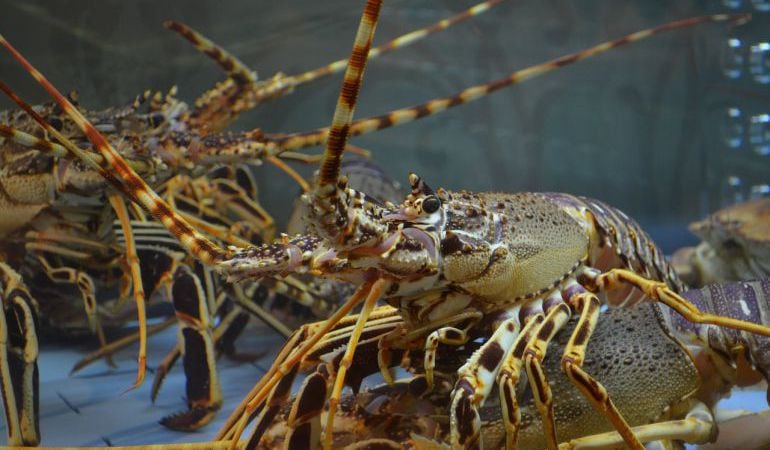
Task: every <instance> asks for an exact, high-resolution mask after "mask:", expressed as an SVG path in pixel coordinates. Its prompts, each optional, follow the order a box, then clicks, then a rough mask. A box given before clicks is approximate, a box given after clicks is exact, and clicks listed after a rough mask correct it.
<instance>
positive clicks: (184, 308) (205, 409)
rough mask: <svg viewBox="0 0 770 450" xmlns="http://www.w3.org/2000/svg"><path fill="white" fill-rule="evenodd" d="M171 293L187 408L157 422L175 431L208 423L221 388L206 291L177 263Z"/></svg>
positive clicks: (214, 409) (191, 274) (220, 394)
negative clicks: (182, 365)
mask: <svg viewBox="0 0 770 450" xmlns="http://www.w3.org/2000/svg"><path fill="white" fill-rule="evenodd" d="M171 292H172V300H173V302H174V311H175V313H176V317H177V319H178V320H179V326H180V329H179V336H180V339H181V345H182V347H183V348H184V352H183V355H184V359H183V364H184V369H185V374H186V375H187V385H186V386H187V405H188V408H189V410H188V411H185V412H182V413H179V414H174V415H171V416H168V417H164V418H163V419H161V422H160V423H161V425H164V426H166V427H168V428H171V429H175V430H194V429H197V428H200V427H201V426H203V425H205V424H207V423H208V422H210V421H211V419H213V418H214V414H215V413H216V411H217V410H219V408H220V407H221V406H222V391H221V388H220V386H219V379H218V377H217V371H216V365H215V361H214V356H215V355H214V340H213V337H212V333H211V327H210V324H211V318H210V315H211V314H210V313H209V305H208V301H207V296H206V290H205V289H204V287H203V285H202V282H201V280H200V278H199V277H198V276H197V275H196V274H195V273H194V272H193V271H192V269H190V267H188V266H186V265H180V266H179V268H178V269H177V271H176V273H175V274H174V285H173V287H172V288H171Z"/></svg>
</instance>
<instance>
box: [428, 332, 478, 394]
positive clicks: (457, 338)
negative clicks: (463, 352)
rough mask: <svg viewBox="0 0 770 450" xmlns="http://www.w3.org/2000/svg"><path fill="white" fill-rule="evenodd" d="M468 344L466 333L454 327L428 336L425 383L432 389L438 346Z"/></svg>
mask: <svg viewBox="0 0 770 450" xmlns="http://www.w3.org/2000/svg"><path fill="white" fill-rule="evenodd" d="M466 342H468V332H467V331H465V330H461V329H459V328H455V327H443V328H439V329H438V330H436V331H434V332H432V333H431V334H429V335H428V339H426V341H425V381H427V382H428V387H429V388H430V389H432V388H433V371H434V369H435V367H436V351H437V350H438V344H439V343H441V344H445V345H454V346H456V347H459V346H461V345H463V344H465V343H466Z"/></svg>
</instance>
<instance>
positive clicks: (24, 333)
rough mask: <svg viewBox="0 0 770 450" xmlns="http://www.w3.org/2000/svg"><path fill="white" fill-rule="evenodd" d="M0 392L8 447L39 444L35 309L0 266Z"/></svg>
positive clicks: (11, 274)
mask: <svg viewBox="0 0 770 450" xmlns="http://www.w3.org/2000/svg"><path fill="white" fill-rule="evenodd" d="M0 287H2V290H0V302H2V311H0V383H1V386H0V389H2V396H3V405H4V408H5V418H6V423H7V427H8V443H9V444H10V445H37V444H38V443H39V442H40V428H39V423H38V417H39V404H38V401H39V395H38V386H39V381H38V369H37V356H38V347H37V333H36V329H37V316H36V309H37V305H36V304H35V301H34V300H33V299H32V297H31V296H30V295H29V292H28V291H27V288H26V287H25V286H24V284H23V283H22V281H21V277H20V276H19V274H18V273H16V271H14V270H13V269H12V268H11V267H10V266H8V265H7V264H5V263H2V262H0Z"/></svg>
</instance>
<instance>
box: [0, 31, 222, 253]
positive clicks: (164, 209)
mask: <svg viewBox="0 0 770 450" xmlns="http://www.w3.org/2000/svg"><path fill="white" fill-rule="evenodd" d="M0 45H2V46H3V47H5V48H6V49H7V50H8V51H9V52H10V53H11V55H13V57H14V59H16V60H17V61H18V62H19V63H20V64H21V65H22V66H24V68H25V70H26V71H27V72H29V74H30V75H32V77H33V78H34V79H35V80H36V81H37V82H38V83H39V84H40V85H41V86H43V88H44V89H45V90H46V91H47V92H48V94H49V95H51V97H53V98H54V100H55V101H56V103H58V104H59V106H60V107H61V108H62V110H63V111H65V112H66V113H67V115H69V116H70V118H71V119H72V120H73V121H74V122H75V123H76V124H77V126H78V127H79V128H80V130H81V131H82V132H83V134H85V135H86V137H87V138H88V140H89V141H91V143H92V144H93V145H94V147H95V148H96V149H97V150H98V151H99V153H100V154H101V155H102V158H104V161H105V162H106V163H107V164H108V166H109V167H110V168H112V169H113V170H114V173H113V172H107V171H105V170H104V168H102V167H101V166H99V165H98V164H96V163H95V162H94V161H91V160H90V159H86V161H91V163H90V165H92V167H93V165H96V167H98V169H97V170H100V173H102V174H103V176H105V177H107V179H109V180H111V182H113V185H114V186H115V187H116V188H117V189H118V190H120V191H121V192H123V193H124V194H125V195H126V196H128V197H129V198H131V199H132V200H134V201H136V202H137V203H139V204H141V205H142V206H144V207H145V208H146V209H147V210H148V211H149V212H150V214H152V215H153V216H154V217H155V218H156V219H158V220H159V221H160V222H161V223H163V225H165V226H166V228H167V229H168V230H169V231H170V232H171V233H172V234H173V235H174V236H176V237H177V239H179V241H180V242H181V244H182V246H183V247H185V250H187V251H188V252H190V254H192V255H195V256H196V257H197V258H198V259H200V260H201V261H202V262H203V263H205V264H214V263H217V262H219V261H222V260H224V259H226V257H227V254H228V253H227V252H226V251H225V250H223V249H221V248H220V247H218V246H217V245H216V244H214V243H213V242H211V241H210V240H208V239H207V238H206V237H205V236H203V235H202V234H200V233H198V232H197V231H196V230H195V229H194V228H193V227H192V226H190V224H189V223H188V222H187V221H186V220H184V218H182V217H181V216H179V215H178V214H176V213H175V212H174V211H173V209H172V208H171V207H170V206H169V205H168V204H167V203H166V202H165V201H164V200H163V199H161V198H160V197H159V196H158V195H157V194H156V193H155V192H154V191H153V190H152V189H151V188H150V187H149V186H148V185H147V183H145V182H144V180H142V178H141V177H140V176H139V175H137V174H136V172H134V170H133V169H132V168H131V166H129V165H128V164H127V163H126V161H125V160H124V159H123V157H121V156H120V154H119V153H118V152H117V151H115V149H114V148H112V146H111V145H110V143H109V142H107V139H105V138H104V136H102V135H101V133H99V131H98V130H97V129H96V128H94V126H93V125H92V124H91V123H90V122H89V121H88V120H87V119H86V118H85V117H83V115H82V114H81V113H80V111H78V109H77V108H75V106H73V105H72V103H71V102H70V101H69V100H67V98H66V97H64V96H63V95H62V94H61V92H59V90H58V89H56V87H54V86H53V85H52V84H51V82H49V81H48V80H47V79H46V78H45V77H44V76H43V74H41V73H40V72H39V71H38V70H37V69H36V68H35V67H34V66H32V64H30V63H29V61H27V60H26V58H24V56H22V55H21V54H20V53H19V52H18V50H16V49H15V48H14V47H13V46H12V45H11V44H10V42H8V41H7V40H6V39H5V38H4V37H3V36H2V35H0ZM38 118H39V119H40V120H42V121H43V122H45V120H43V119H42V117H40V116H39V115H37V118H36V120H37V119H38ZM41 125H43V124H42V123H41ZM43 126H45V125H43ZM49 127H50V125H49ZM50 129H52V130H53V129H54V128H53V127H50ZM57 139H63V140H62V141H61V142H62V145H65V147H67V149H68V150H71V151H73V152H74V151H75V149H77V146H75V144H73V143H72V142H71V141H69V140H68V139H67V138H66V137H64V136H62V135H61V134H59V136H57ZM65 142H68V144H65ZM77 150H78V151H79V152H82V150H80V149H77ZM78 156H80V155H78ZM102 171H104V172H102ZM116 178H117V179H116Z"/></svg>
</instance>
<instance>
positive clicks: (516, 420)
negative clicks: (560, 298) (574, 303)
mask: <svg viewBox="0 0 770 450" xmlns="http://www.w3.org/2000/svg"><path fill="white" fill-rule="evenodd" d="M543 320H545V315H544V314H543V313H538V314H535V315H531V316H529V317H528V318H527V319H525V325H524V327H522V329H521V332H520V333H519V336H518V337H517V338H516V341H515V342H514V343H513V350H511V354H510V355H508V358H506V360H505V362H504V363H503V366H502V367H501V368H500V373H499V374H498V386H499V390H500V406H501V408H502V417H503V425H504V426H505V448H506V449H507V450H513V449H515V448H516V441H517V439H518V434H519V427H520V425H521V410H520V409H519V402H518V400H517V399H516V386H517V385H518V384H519V376H520V374H521V368H522V365H523V361H524V352H525V351H526V350H527V344H528V343H529V342H530V340H532V338H533V336H534V333H535V331H536V330H537V329H538V328H540V324H542V323H543Z"/></svg>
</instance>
